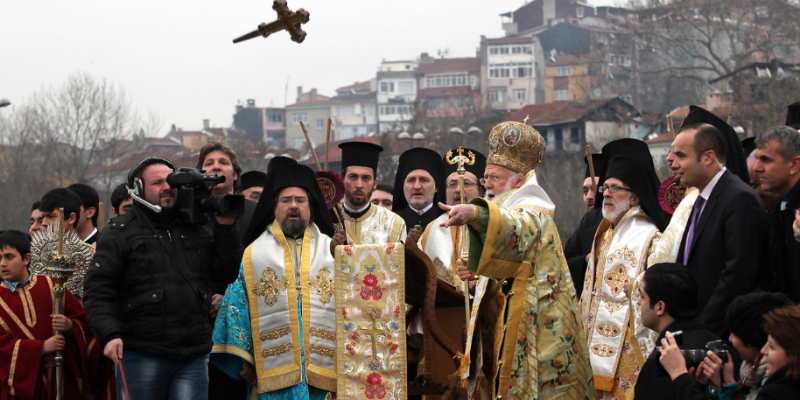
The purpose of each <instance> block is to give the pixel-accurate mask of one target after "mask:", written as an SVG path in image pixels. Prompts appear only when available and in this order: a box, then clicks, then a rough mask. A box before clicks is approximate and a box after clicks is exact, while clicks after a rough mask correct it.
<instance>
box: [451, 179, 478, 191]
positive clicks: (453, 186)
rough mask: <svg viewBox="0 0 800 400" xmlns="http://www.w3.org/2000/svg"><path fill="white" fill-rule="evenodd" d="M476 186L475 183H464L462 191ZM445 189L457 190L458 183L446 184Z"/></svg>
mask: <svg viewBox="0 0 800 400" xmlns="http://www.w3.org/2000/svg"><path fill="white" fill-rule="evenodd" d="M476 185H477V183H475V182H470V181H464V189H466V188H471V187H473V186H476ZM447 188H448V189H456V188H458V181H452V182H450V183H448V184H447Z"/></svg>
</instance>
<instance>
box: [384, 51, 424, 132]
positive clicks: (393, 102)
mask: <svg viewBox="0 0 800 400" xmlns="http://www.w3.org/2000/svg"><path fill="white" fill-rule="evenodd" d="M418 65H419V60H414V61H383V62H381V65H380V67H379V68H378V74H377V76H376V88H377V103H378V128H379V130H380V133H386V132H400V131H403V130H406V129H408V126H409V121H410V120H411V119H412V118H413V115H414V106H415V103H416V100H417V77H416V71H417V66H418Z"/></svg>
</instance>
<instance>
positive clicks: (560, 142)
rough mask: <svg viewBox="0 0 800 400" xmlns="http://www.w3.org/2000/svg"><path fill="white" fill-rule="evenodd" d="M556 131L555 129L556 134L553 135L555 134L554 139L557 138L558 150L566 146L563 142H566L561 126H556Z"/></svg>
mask: <svg viewBox="0 0 800 400" xmlns="http://www.w3.org/2000/svg"><path fill="white" fill-rule="evenodd" d="M554 131H555V134H554V135H553V136H554V138H553V139H555V142H556V148H555V150H556V151H558V150H561V149H563V148H564V147H563V144H564V137H563V135H562V134H561V128H556V129H554Z"/></svg>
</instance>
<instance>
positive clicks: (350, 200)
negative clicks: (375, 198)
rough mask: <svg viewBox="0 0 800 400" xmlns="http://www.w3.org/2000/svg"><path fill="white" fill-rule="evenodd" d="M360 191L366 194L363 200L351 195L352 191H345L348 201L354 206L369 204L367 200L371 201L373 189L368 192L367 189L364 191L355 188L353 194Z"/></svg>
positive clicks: (359, 206)
mask: <svg viewBox="0 0 800 400" xmlns="http://www.w3.org/2000/svg"><path fill="white" fill-rule="evenodd" d="M359 192H360V193H361V194H363V195H364V198H363V199H362V200H356V199H354V198H353V197H351V194H350V193H345V194H344V195H345V197H347V201H348V202H349V203H350V204H352V205H353V206H354V207H356V208H361V207H364V206H365V205H366V204H367V202H369V198H370V197H372V191H369V192H366V191H363V190H355V191H353V194H355V193H359Z"/></svg>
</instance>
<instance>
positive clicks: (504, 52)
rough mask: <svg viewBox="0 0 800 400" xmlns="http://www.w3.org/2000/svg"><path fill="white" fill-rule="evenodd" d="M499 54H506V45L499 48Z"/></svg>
mask: <svg viewBox="0 0 800 400" xmlns="http://www.w3.org/2000/svg"><path fill="white" fill-rule="evenodd" d="M500 54H508V47H507V46H503V47H501V48H500Z"/></svg>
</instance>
